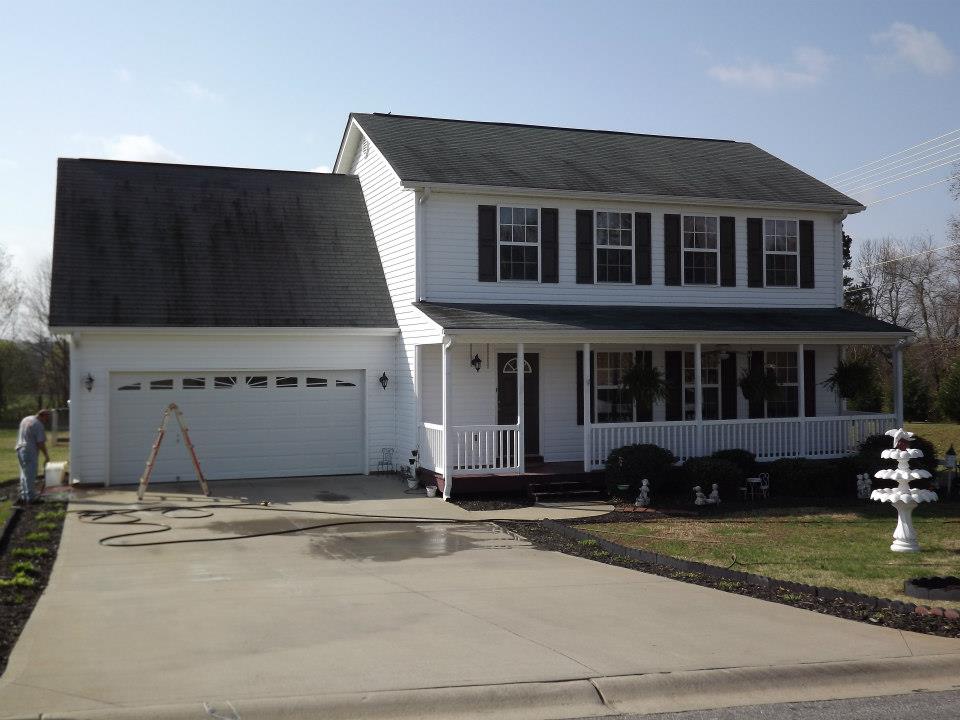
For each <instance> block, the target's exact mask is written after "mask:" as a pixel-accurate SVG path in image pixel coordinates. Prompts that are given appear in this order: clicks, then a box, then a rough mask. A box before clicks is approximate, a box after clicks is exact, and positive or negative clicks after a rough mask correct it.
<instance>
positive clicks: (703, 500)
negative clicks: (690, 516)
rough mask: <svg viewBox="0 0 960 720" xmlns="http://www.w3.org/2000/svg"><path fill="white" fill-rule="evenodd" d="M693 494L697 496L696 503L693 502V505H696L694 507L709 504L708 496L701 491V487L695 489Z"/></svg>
mask: <svg viewBox="0 0 960 720" xmlns="http://www.w3.org/2000/svg"><path fill="white" fill-rule="evenodd" d="M693 492H694V494H695V495H696V498H695V499H694V501H693V504H694V505H706V504H707V496H706V495H704V494H703V490H702V489H701V487H700V486H699V485H697V486H696V487H695V488H694V489H693Z"/></svg>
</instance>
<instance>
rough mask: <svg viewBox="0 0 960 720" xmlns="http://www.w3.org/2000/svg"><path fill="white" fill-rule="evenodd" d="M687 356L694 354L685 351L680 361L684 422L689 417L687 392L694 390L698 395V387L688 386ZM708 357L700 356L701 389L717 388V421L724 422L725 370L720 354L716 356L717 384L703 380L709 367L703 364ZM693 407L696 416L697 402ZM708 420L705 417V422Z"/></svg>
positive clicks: (701, 397)
mask: <svg viewBox="0 0 960 720" xmlns="http://www.w3.org/2000/svg"><path fill="white" fill-rule="evenodd" d="M687 354H691V355H692V354H693V352H692V351H691V350H684V351H683V355H682V356H681V358H680V360H681V362H680V379H681V380H682V383H681V385H682V387H683V394H682V396H681V399H682V401H683V402H682V403H681V405H682V416H683V419H684V420H686V417H687V390H690V389H692V390H693V391H694V394H696V385H695V384H694V385H689V384H687ZM707 355H708V353H701V355H700V387H701V388H702V389H703V390H706V389H707V388H716V389H717V417H716V419H717V420H723V391H722V390H723V369H722V368H721V366H720V354H719V353H717V354H716V357H717V382H715V383H708V382H706V381H704V379H703V375H704V372H705V371H706V370H707V367H706V366H705V365H704V364H703V359H704V358H706V357H707ZM694 363H696V360H694ZM694 380H696V378H694ZM700 402H701V404H702V403H703V395H701V396H700ZM692 407H693V412H694V414H696V412H697V405H696V400H694V404H693V406H692ZM706 419H707V417H706V416H704V420H706Z"/></svg>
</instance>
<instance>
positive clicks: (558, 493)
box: [530, 490, 606, 502]
mask: <svg viewBox="0 0 960 720" xmlns="http://www.w3.org/2000/svg"><path fill="white" fill-rule="evenodd" d="M530 494H531V495H532V496H533V499H534V500H536V501H538V502H539V501H540V500H545V499H561V498H572V497H578V498H587V497H589V498H590V499H593V498H596V499H598V500H599V499H600V498H602V497H604V496H605V495H606V493H604V492H603V491H602V490H551V491H546V492H544V491H541V492H533V493H530Z"/></svg>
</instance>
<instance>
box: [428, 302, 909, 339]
mask: <svg viewBox="0 0 960 720" xmlns="http://www.w3.org/2000/svg"><path fill="white" fill-rule="evenodd" d="M414 304H415V305H416V307H418V308H419V309H420V310H421V311H423V313H424V314H426V315H427V317H429V318H430V319H431V320H433V321H434V322H436V323H437V324H438V325H440V326H441V327H443V328H444V329H445V330H516V331H522V332H536V331H545V332H550V331H554V332H565V331H569V330H587V331H590V330H596V331H606V330H623V331H631V332H662V331H689V332H705V333H710V332H740V333H777V332H783V333H791V332H796V333H818V334H824V335H826V334H831V333H840V334H842V333H877V332H879V333H901V334H904V335H909V334H911V332H910V331H909V330H906V329H904V328H901V327H897V326H896V325H891V324H889V323H885V322H882V321H881V320H877V319H875V318H871V317H867V316H865V315H860V314H858V313H855V312H851V311H849V310H844V309H842V308H810V309H800V308H718V307H677V306H671V307H637V306H634V305H492V304H445V303H433V302H419V303H414Z"/></svg>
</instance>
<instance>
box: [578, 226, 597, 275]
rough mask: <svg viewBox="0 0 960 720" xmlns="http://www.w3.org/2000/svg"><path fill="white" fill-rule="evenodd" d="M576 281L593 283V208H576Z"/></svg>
mask: <svg viewBox="0 0 960 720" xmlns="http://www.w3.org/2000/svg"><path fill="white" fill-rule="evenodd" d="M577 282H578V283H581V284H588V285H592V284H593V210H577Z"/></svg>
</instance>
